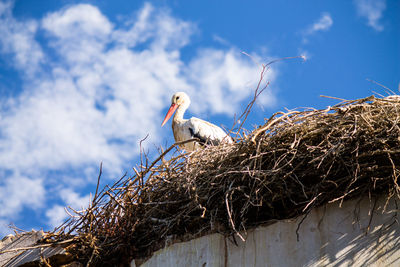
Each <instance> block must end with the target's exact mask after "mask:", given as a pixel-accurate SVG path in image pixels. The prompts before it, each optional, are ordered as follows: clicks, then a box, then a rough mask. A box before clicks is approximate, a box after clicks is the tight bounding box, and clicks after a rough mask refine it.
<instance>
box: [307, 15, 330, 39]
mask: <svg viewBox="0 0 400 267" xmlns="http://www.w3.org/2000/svg"><path fill="white" fill-rule="evenodd" d="M332 25H333V19H332V17H331V15H330V14H329V13H326V12H325V13H322V14H321V17H320V18H319V19H318V20H317V21H316V22H314V23H313V24H312V25H310V26H309V27H307V28H306V29H305V30H304V31H303V33H302V35H303V42H307V41H308V39H307V37H308V36H310V35H313V34H315V33H317V32H320V31H328V30H329V29H330V28H331V27H332Z"/></svg>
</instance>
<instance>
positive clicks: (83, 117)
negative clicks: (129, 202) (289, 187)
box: [0, 0, 400, 235]
mask: <svg viewBox="0 0 400 267" xmlns="http://www.w3.org/2000/svg"><path fill="white" fill-rule="evenodd" d="M215 2H216V1H147V2H144V1H122V0H114V1H105V0H103V1H66V0H64V1H50V0H39V1H29V0H24V1H22V0H21V1H18V0H16V1H4V0H0V206H1V207H2V209H0V235H5V234H7V233H9V232H11V230H10V229H9V228H8V225H9V224H11V223H12V224H15V225H16V226H17V227H19V228H22V229H26V230H30V229H31V228H34V229H40V228H43V229H45V230H49V229H52V228H53V227H54V226H56V225H58V224H59V223H60V222H62V221H63V220H64V219H65V218H66V216H67V215H66V213H65V211H64V207H65V206H71V207H73V208H74V209H77V210H79V209H81V208H84V207H85V206H87V203H88V199H89V197H90V193H93V192H94V191H95V186H96V179H97V174H98V167H99V164H100V162H103V170H104V174H103V180H102V183H103V184H106V183H112V182H113V181H115V180H116V179H118V178H119V177H121V176H122V175H123V174H124V173H125V172H128V174H130V173H131V170H132V167H133V166H135V165H137V164H138V163H139V161H138V155H139V141H140V140H141V139H142V138H144V137H145V136H146V135H147V134H149V138H148V139H147V140H146V142H145V144H144V147H145V149H146V150H147V151H148V152H149V153H150V157H154V156H155V153H156V151H157V148H158V147H160V146H163V147H166V146H168V145H171V144H172V143H173V137H172V132H171V129H170V124H167V125H166V127H163V128H161V127H160V124H161V122H162V119H163V117H164V115H165V113H166V111H167V109H168V107H169V105H170V97H171V95H172V94H173V93H174V92H176V91H186V92H187V93H188V94H189V95H190V96H191V99H192V105H191V107H190V108H189V111H188V114H187V115H186V116H187V117H190V116H197V117H201V118H204V119H207V120H210V121H212V122H214V123H215V124H217V125H223V126H225V127H228V128H229V127H230V126H231V125H232V124H233V120H234V116H235V114H236V115H238V114H240V113H241V112H242V111H243V109H244V107H245V106H246V104H247V103H248V101H249V100H250V99H251V95H252V92H253V89H254V88H255V85H256V83H257V81H258V77H259V74H260V70H261V69H260V66H259V65H258V64H257V63H255V62H258V63H267V62H268V61H269V60H271V59H275V58H282V57H288V56H299V55H304V56H306V57H307V60H306V61H302V60H300V59H295V60H287V61H282V62H278V63H276V64H274V65H272V68H271V69H270V70H269V71H268V73H267V77H266V78H267V80H268V81H269V82H270V86H269V87H268V89H267V90H266V91H265V92H264V93H263V95H262V96H261V97H260V98H259V100H258V102H257V105H256V107H255V108H254V109H253V113H252V114H251V117H250V119H249V120H248V122H247V124H246V125H245V127H246V128H248V129H252V128H253V127H254V125H256V124H262V123H263V122H264V118H268V117H269V116H270V115H272V114H273V113H274V112H276V111H280V110H284V109H285V108H289V109H292V108H296V107H316V108H324V107H326V106H328V105H332V104H334V103H336V102H335V101H333V100H331V99H325V98H320V97H319V95H329V96H335V97H339V98H344V99H354V98H361V97H366V96H369V95H371V94H373V92H378V93H381V94H383V95H386V92H385V90H384V89H383V88H382V87H379V86H377V85H376V84H373V83H371V82H369V81H367V80H366V79H371V80H374V81H376V82H379V83H381V84H383V85H385V86H387V87H388V88H390V89H391V90H393V91H395V92H398V87H399V82H400V67H399V62H400V49H399V48H400V22H399V16H398V14H399V13H400V2H399V1H386V0H354V1H334V0H331V1H316V0H315V1H250V2H246V3H244V2H243V1H222V0H221V1H218V2H217V3H215ZM243 51H244V52H246V53H247V54H249V55H251V58H249V57H247V56H245V55H244V54H243V53H242V52H243Z"/></svg>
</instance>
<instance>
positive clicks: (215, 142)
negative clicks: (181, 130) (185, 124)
mask: <svg viewBox="0 0 400 267" xmlns="http://www.w3.org/2000/svg"><path fill="white" fill-rule="evenodd" d="M189 131H190V135H191V136H192V138H198V139H199V143H200V144H201V145H205V144H207V145H213V146H216V145H218V144H219V142H218V140H212V139H210V138H205V137H204V136H201V135H200V134H199V133H198V132H195V131H194V130H193V128H190V127H189Z"/></svg>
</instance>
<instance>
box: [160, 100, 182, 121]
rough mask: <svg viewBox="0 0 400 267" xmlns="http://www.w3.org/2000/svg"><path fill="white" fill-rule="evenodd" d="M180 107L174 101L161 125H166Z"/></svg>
mask: <svg viewBox="0 0 400 267" xmlns="http://www.w3.org/2000/svg"><path fill="white" fill-rule="evenodd" d="M177 108H178V105H177V104H174V103H172V104H171V106H170V107H169V110H168V112H167V115H165V118H164V121H163V122H162V124H161V127H163V126H164V124H165V123H166V122H167V121H168V120H169V118H171V116H172V114H174V112H175V110H176V109H177Z"/></svg>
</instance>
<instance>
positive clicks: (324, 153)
mask: <svg viewBox="0 0 400 267" xmlns="http://www.w3.org/2000/svg"><path fill="white" fill-rule="evenodd" d="M399 121H400V100H399V99H398V98H385V99H377V98H375V97H369V98H365V99H360V100H354V101H344V102H342V103H340V104H338V105H335V106H333V107H330V108H327V109H325V110H314V109H306V110H303V111H289V112H286V113H282V112H278V113H276V114H274V115H273V116H272V117H271V118H270V119H268V120H267V121H266V123H265V124H264V125H263V126H260V127H259V128H257V129H255V130H254V131H253V132H251V133H250V134H249V135H247V136H242V137H240V138H238V140H237V142H235V143H234V144H225V145H220V146H215V147H213V146H210V147H206V148H204V149H201V150H198V151H195V152H193V153H190V154H182V153H179V152H177V151H175V150H174V149H171V148H170V149H169V150H168V151H167V152H166V153H163V155H162V156H160V158H159V159H158V160H156V161H155V162H153V163H152V164H146V163H144V164H143V165H145V166H142V167H141V168H140V170H138V171H136V175H134V176H133V177H123V178H122V179H121V180H120V181H118V182H117V183H116V184H114V185H113V186H111V187H106V188H104V189H103V190H102V191H100V192H98V193H97V192H96V195H95V197H94V200H93V203H92V205H91V207H90V208H89V209H87V210H86V211H85V212H84V213H82V214H80V215H79V216H78V218H72V219H70V221H68V222H67V224H66V225H65V226H64V228H62V234H61V236H63V235H64V236H65V235H69V234H71V233H72V234H73V235H74V236H75V238H74V240H75V241H76V242H75V244H74V245H73V246H70V247H69V250H70V251H71V252H73V253H74V254H76V255H77V256H78V258H79V259H81V260H82V261H84V262H86V263H87V262H89V263H90V265H96V264H97V263H99V264H105V263H106V262H109V263H112V262H116V261H120V259H121V257H123V258H128V259H129V258H130V259H132V258H143V257H146V256H149V255H151V254H152V253H153V252H154V251H155V250H157V249H159V248H161V247H163V246H164V245H165V244H167V243H169V242H174V241H177V240H184V239H188V238H193V237H196V236H200V235H204V234H207V233H212V232H220V233H223V234H227V235H230V234H232V235H233V236H236V237H240V238H242V237H243V233H245V231H246V229H248V228H249V227H255V226H257V225H260V224H265V223H270V222H273V221H276V220H280V219H287V218H294V217H296V216H299V215H301V214H306V213H307V212H308V211H309V210H310V209H312V208H313V207H316V206H320V205H322V204H326V203H331V202H338V203H339V204H340V203H341V201H343V200H345V199H348V198H352V197H358V196H365V195H368V194H369V195H373V194H378V195H385V196H387V198H388V200H389V199H390V198H396V199H399V198H400V187H399V181H398V176H399V173H400V169H399V166H400V128H399ZM174 151H175V152H174ZM170 154H171V155H170ZM167 157H169V158H170V159H169V160H167V159H165V158H167ZM241 233H242V234H241Z"/></svg>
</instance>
